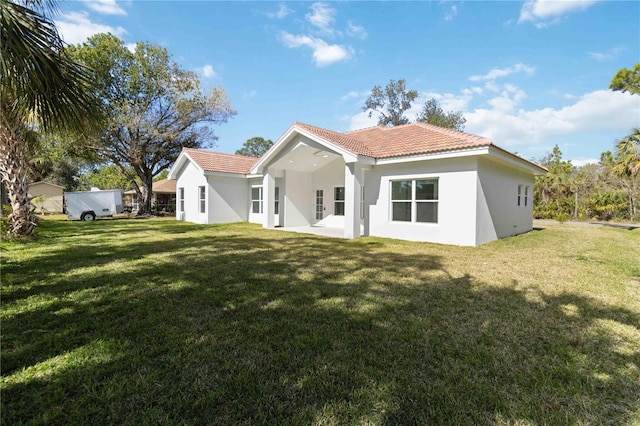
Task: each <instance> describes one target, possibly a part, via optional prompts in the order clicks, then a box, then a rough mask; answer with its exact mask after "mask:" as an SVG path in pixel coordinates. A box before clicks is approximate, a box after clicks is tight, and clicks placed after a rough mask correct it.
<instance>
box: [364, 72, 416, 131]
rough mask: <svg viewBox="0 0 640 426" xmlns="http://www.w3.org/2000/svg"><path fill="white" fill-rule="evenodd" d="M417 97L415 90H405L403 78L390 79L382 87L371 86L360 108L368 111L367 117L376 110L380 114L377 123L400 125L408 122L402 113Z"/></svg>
mask: <svg viewBox="0 0 640 426" xmlns="http://www.w3.org/2000/svg"><path fill="white" fill-rule="evenodd" d="M417 97H418V91H417V90H409V91H407V89H406V88H405V81H404V79H400V80H398V81H394V80H390V81H389V84H387V86H386V87H385V88H384V89H382V88H381V87H380V86H377V85H376V86H373V89H371V94H370V95H369V97H368V98H367V100H366V101H365V103H364V107H363V108H362V110H363V111H365V112H366V111H369V117H371V116H372V115H373V113H374V112H378V113H379V114H380V117H379V118H378V124H379V125H380V124H381V125H384V126H400V125H402V124H408V123H409V119H408V118H406V117H405V116H404V113H405V111H407V110H408V109H409V108H411V102H413V101H414V100H415V99H416V98H417Z"/></svg>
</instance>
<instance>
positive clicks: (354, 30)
mask: <svg viewBox="0 0 640 426" xmlns="http://www.w3.org/2000/svg"><path fill="white" fill-rule="evenodd" d="M347 34H348V35H350V36H351V37H358V38H359V39H361V40H364V39H365V38H367V37H368V36H369V34H367V30H365V29H364V27H361V26H358V25H355V24H354V23H353V22H351V21H349V22H347Z"/></svg>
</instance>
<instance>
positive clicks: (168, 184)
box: [152, 179, 176, 194]
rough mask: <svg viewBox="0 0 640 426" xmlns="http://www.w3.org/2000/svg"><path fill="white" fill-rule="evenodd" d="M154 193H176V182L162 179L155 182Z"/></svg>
mask: <svg viewBox="0 0 640 426" xmlns="http://www.w3.org/2000/svg"><path fill="white" fill-rule="evenodd" d="M152 191H153V192H164V193H171V194H175V193H176V181H175V180H171V179H161V180H158V181H156V182H153V187H152Z"/></svg>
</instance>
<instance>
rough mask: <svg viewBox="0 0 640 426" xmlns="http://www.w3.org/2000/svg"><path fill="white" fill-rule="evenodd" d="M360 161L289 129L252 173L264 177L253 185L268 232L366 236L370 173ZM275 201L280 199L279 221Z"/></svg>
mask: <svg viewBox="0 0 640 426" xmlns="http://www.w3.org/2000/svg"><path fill="white" fill-rule="evenodd" d="M358 160H362V159H359V158H358V156H355V155H353V154H352V153H350V152H348V151H346V150H345V149H343V148H341V147H339V146H336V145H333V144H331V143H328V142H327V141H325V140H323V139H322V138H318V137H317V136H316V135H313V134H312V133H308V132H306V131H305V130H304V129H301V128H298V127H295V128H292V129H290V131H289V132H287V134H285V135H284V136H283V138H281V139H280V140H279V141H278V143H276V145H275V146H274V147H273V148H272V149H271V150H270V151H269V152H268V153H267V154H266V155H265V156H264V157H262V158H261V159H260V161H258V163H257V164H256V166H254V169H253V170H252V171H253V173H254V174H258V175H262V179H261V181H260V182H259V183H256V184H253V185H254V186H255V187H257V186H258V185H259V186H260V187H261V188H262V194H263V201H264V206H265V208H264V212H263V216H262V218H261V219H262V223H263V226H264V227H265V228H277V229H280V230H286V231H292V232H302V233H308V234H314V235H324V236H328V237H334V238H349V239H350V238H357V237H359V236H360V235H362V226H361V222H362V216H363V215H362V214H361V208H362V206H361V194H362V186H363V183H364V179H363V178H364V176H363V175H364V170H365V169H366V167H363V166H362V165H361V164H360V162H359V161H358ZM276 188H278V192H277V194H276ZM276 196H277V197H278V198H281V199H280V200H279V202H280V207H279V211H278V214H277V215H276V214H275V211H272V207H273V206H274V203H273V202H272V200H275V199H276ZM256 219H257V218H256Z"/></svg>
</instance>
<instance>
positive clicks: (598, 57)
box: [588, 47, 624, 61]
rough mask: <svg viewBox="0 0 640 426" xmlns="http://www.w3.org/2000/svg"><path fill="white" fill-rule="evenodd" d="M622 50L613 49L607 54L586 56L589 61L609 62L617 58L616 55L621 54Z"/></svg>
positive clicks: (598, 53)
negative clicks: (588, 57) (589, 58)
mask: <svg viewBox="0 0 640 426" xmlns="http://www.w3.org/2000/svg"><path fill="white" fill-rule="evenodd" d="M623 50H624V49H623V48H621V47H615V48H613V49H611V50H610V51H608V52H589V53H588V55H589V56H590V57H591V59H595V60H596V61H609V60H611V59H615V57H616V56H618V53H620V52H622V51H623Z"/></svg>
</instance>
